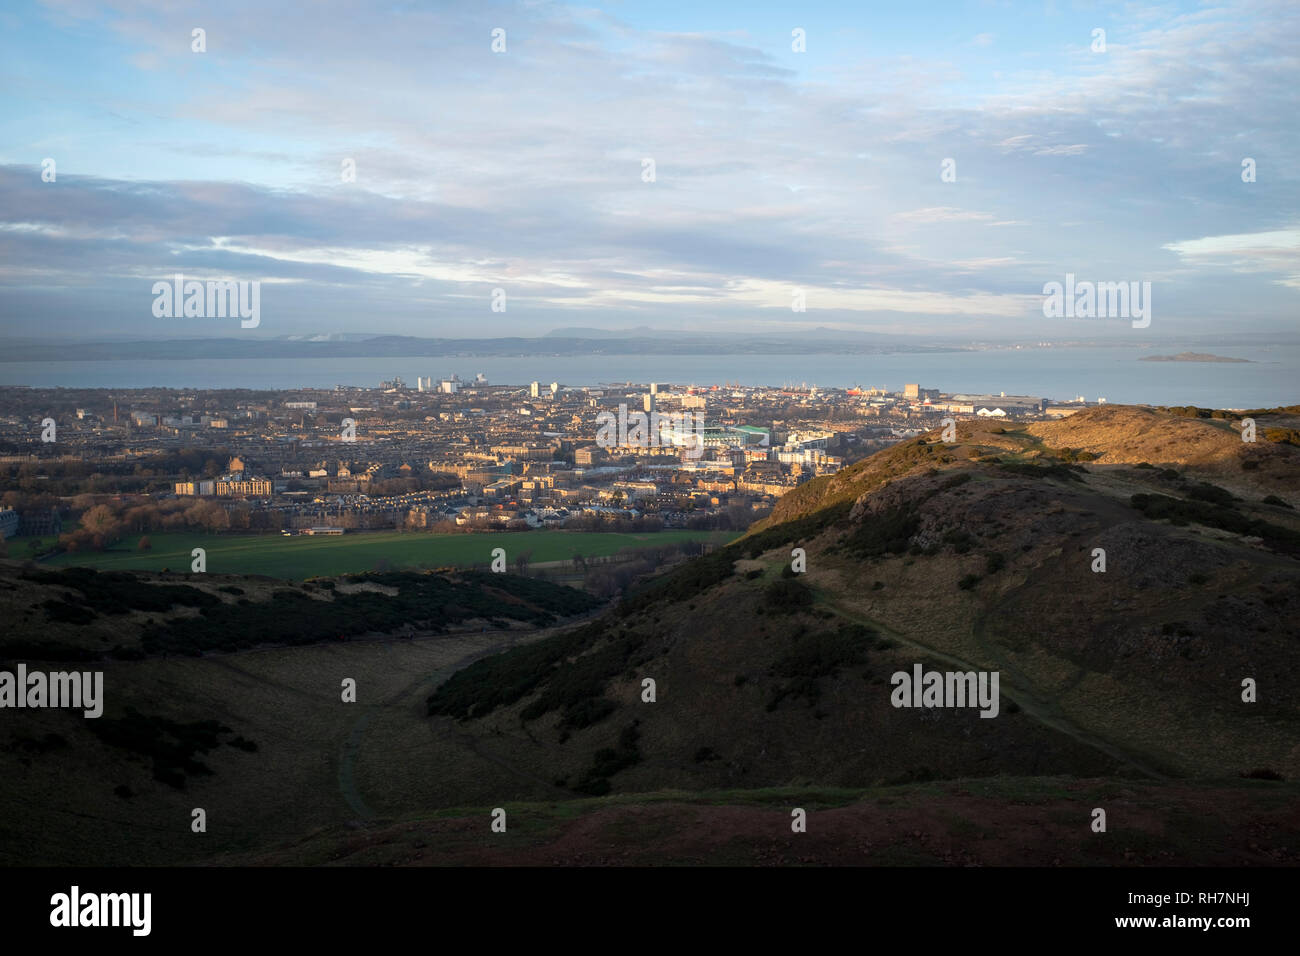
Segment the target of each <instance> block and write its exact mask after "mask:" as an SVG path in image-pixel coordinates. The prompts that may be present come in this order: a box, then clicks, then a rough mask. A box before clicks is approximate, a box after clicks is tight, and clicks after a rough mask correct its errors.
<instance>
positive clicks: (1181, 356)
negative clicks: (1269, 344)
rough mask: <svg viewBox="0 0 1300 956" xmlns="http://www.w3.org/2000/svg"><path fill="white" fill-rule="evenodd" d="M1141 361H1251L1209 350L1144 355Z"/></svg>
mask: <svg viewBox="0 0 1300 956" xmlns="http://www.w3.org/2000/svg"><path fill="white" fill-rule="evenodd" d="M1138 361H1139V362H1247V363H1249V362H1250V359H1243V358H1229V357H1228V356H1226V355H1211V354H1210V353H1209V352H1179V353H1178V354H1177V355H1144V356H1142V357H1141V358H1140V359H1138Z"/></svg>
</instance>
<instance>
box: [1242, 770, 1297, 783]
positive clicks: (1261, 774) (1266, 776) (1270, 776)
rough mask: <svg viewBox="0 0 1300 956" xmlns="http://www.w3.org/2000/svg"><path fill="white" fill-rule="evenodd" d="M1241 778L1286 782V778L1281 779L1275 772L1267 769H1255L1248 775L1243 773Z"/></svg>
mask: <svg viewBox="0 0 1300 956" xmlns="http://www.w3.org/2000/svg"><path fill="white" fill-rule="evenodd" d="M1241 776H1243V777H1245V778H1247V779H1248V780H1279V781H1285V780H1286V778H1285V777H1283V776H1282V775H1281V774H1280V773H1278V772H1277V771H1276V770H1270V769H1269V768H1268V767H1256V768H1255V769H1254V770H1252V771H1250V772H1249V773H1245V772H1243V773H1242V774H1241Z"/></svg>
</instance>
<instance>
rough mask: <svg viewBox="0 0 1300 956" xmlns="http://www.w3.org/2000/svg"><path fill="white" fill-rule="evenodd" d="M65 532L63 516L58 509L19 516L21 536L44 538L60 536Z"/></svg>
mask: <svg viewBox="0 0 1300 956" xmlns="http://www.w3.org/2000/svg"><path fill="white" fill-rule="evenodd" d="M62 531H63V516H62V515H61V514H59V509H58V508H51V509H50V510H49V511H34V512H30V511H29V512H24V513H23V514H21V515H19V516H18V533H19V534H20V535H27V536H32V535H35V536H38V537H44V536H45V535H49V534H60V533H62Z"/></svg>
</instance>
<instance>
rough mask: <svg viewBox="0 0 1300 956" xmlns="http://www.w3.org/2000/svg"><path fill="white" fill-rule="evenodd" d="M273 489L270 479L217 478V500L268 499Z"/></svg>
mask: <svg viewBox="0 0 1300 956" xmlns="http://www.w3.org/2000/svg"><path fill="white" fill-rule="evenodd" d="M273 490H274V489H273V488H272V485H271V479H270V478H233V477H230V478H219V479H217V482H216V494H217V497H218V498H269V497H271V493H272V491H273Z"/></svg>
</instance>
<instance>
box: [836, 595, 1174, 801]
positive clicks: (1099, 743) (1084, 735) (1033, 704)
mask: <svg viewBox="0 0 1300 956" xmlns="http://www.w3.org/2000/svg"><path fill="white" fill-rule="evenodd" d="M817 601H818V603H820V604H823V605H825V606H826V607H828V608H830V609H831V610H832V611H834V612H835V613H836V614H838V615H840V616H841V617H843V618H845V619H846V620H850V621H856V622H857V623H859V624H865V625H867V626H868V627H871V628H875V629H876V630H877V631H879V632H880V634H881V635H882V636H884V637H887V638H889V639H890V640H893V641H897V642H898V643H899V644H903V645H905V646H907V647H910V648H912V649H913V650H917V651H921V652H922V653H924V654H926V655H928V656H930V657H933V658H935V659H936V660H940V661H943V662H944V663H946V664H952V665H953V666H955V667H957V668H959V669H961V670H963V671H979V670H983V669H984V668H982V667H981V666H980V665H978V664H974V663H972V662H970V661H966V660H962V659H961V658H960V657H954V656H953V655H952V654H948V653H946V652H944V651H940V650H937V649H935V648H933V647H930V646H929V645H927V644H922V643H921V642H920V641H917V640H914V639H913V638H910V637H908V636H907V635H906V634H903V633H901V632H899V631H896V630H894V629H892V628H889V627H886V626H885V625H883V624H881V623H880V622H879V621H876V620H873V619H872V618H869V617H866V616H865V615H862V614H858V613H856V612H854V611H849V610H847V609H845V608H844V607H842V606H840V605H838V604H836V603H835V602H833V601H831V600H830V599H829V598H827V597H826V596H825V595H824V594H823V593H821V592H818V593H817ZM1015 676H1016V675H1015V674H1012V677H1013V679H1014V678H1015ZM1000 685H1001V686H1000V688H999V693H1000V696H1002V697H1005V698H1007V699H1008V700H1012V701H1014V702H1015V703H1016V704H1017V705H1018V706H1019V707H1020V710H1021V712H1022V713H1024V714H1025V715H1026V716H1028V717H1032V718H1033V719H1034V720H1036V721H1038V722H1039V723H1040V724H1042V725H1043V726H1045V727H1049V728H1051V729H1052V730H1055V731H1057V732H1058V733H1062V734H1065V735H1066V736H1067V737H1070V738H1071V739H1073V740H1075V741H1078V742H1079V743H1081V744H1083V745H1084V746H1086V747H1091V748H1092V749H1094V750H1099V751H1101V752H1102V753H1104V754H1106V755H1107V756H1108V757H1111V758H1112V759H1114V760H1118V761H1119V762H1121V763H1124V764H1127V765H1128V766H1130V767H1132V768H1133V769H1134V770H1136V771H1138V772H1139V773H1141V774H1142V775H1143V776H1145V777H1150V778H1151V779H1153V780H1166V779H1168V777H1167V775H1166V774H1163V773H1161V772H1160V771H1159V770H1157V769H1155V768H1154V767H1152V766H1150V765H1149V764H1147V763H1146V762H1145V761H1143V760H1140V759H1139V758H1137V757H1134V756H1133V755H1132V754H1130V753H1127V752H1126V751H1124V750H1122V749H1120V748H1119V747H1117V746H1115V745H1114V744H1112V743H1110V742H1109V741H1106V740H1103V739H1102V738H1100V737H1097V736H1095V735H1093V734H1090V733H1088V732H1087V731H1086V730H1083V729H1081V728H1080V727H1077V726H1075V725H1074V724H1072V723H1070V721H1068V720H1066V719H1065V718H1064V717H1062V716H1061V715H1060V714H1059V713H1055V710H1056V708H1054V707H1053V706H1052V705H1051V703H1050V702H1048V701H1046V700H1043V699H1041V698H1039V697H1037V696H1036V695H1034V694H1033V693H1032V692H1030V691H1027V690H1025V689H1024V688H1023V687H1022V686H1019V685H1018V684H1014V683H1012V684H1010V685H1009V684H1008V682H1007V681H1006V680H1001V681H1000Z"/></svg>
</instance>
